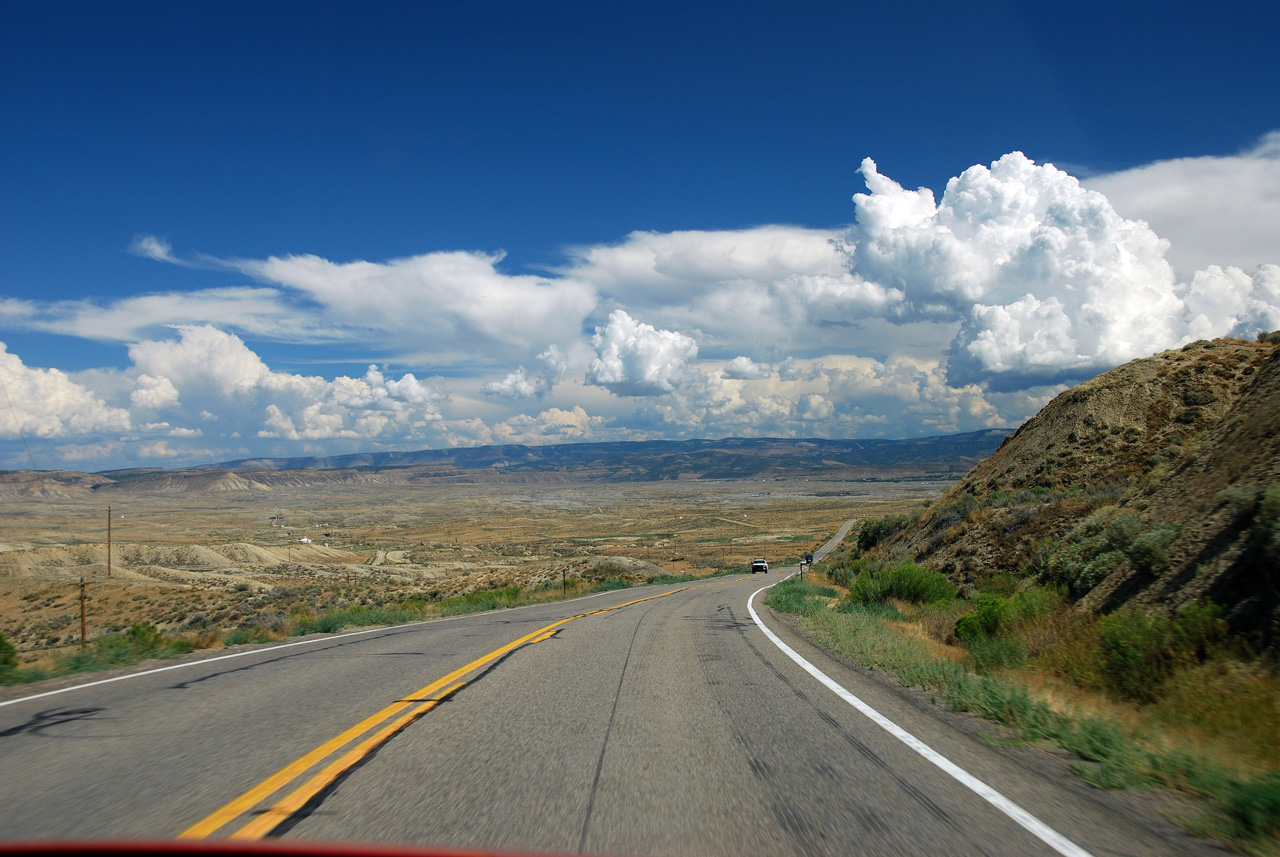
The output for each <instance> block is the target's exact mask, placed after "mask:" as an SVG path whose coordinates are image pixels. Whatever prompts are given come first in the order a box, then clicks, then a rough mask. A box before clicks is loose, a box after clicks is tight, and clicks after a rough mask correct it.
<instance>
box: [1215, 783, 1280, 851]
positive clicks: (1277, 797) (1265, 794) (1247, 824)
mask: <svg viewBox="0 0 1280 857" xmlns="http://www.w3.org/2000/svg"><path fill="white" fill-rule="evenodd" d="M1221 804H1222V808H1223V811H1224V812H1226V814H1227V816H1228V817H1229V818H1230V819H1231V820H1232V821H1233V822H1234V823H1235V824H1236V825H1238V826H1239V828H1240V829H1241V831H1242V832H1243V833H1245V834H1246V835H1247V836H1250V837H1261V836H1265V835H1266V834H1267V833H1277V834H1280V774H1277V773H1271V774H1267V775H1266V776H1264V777H1260V778H1258V779H1256V780H1251V781H1249V782H1245V783H1232V784H1230V785H1228V786H1227V788H1226V789H1225V790H1224V794H1223V796H1222V799H1221Z"/></svg>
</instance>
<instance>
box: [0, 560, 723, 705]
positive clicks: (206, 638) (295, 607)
mask: <svg viewBox="0 0 1280 857" xmlns="http://www.w3.org/2000/svg"><path fill="white" fill-rule="evenodd" d="M724 574H725V572H724V571H723V570H714V571H709V572H707V573H704V574H697V573H694V574H688V575H680V574H655V575H650V576H648V577H646V578H644V579H643V580H642V581H634V580H630V579H626V578H621V577H610V578H605V579H603V580H596V581H592V580H584V579H582V578H578V577H570V578H567V579H566V580H564V581H563V582H561V581H554V582H548V583H544V584H541V585H539V586H536V587H533V588H532V589H524V588H521V587H519V586H515V585H508V586H501V587H498V588H496V589H488V590H481V591H475V592H470V593H467V594H465V595H457V596H453V597H449V598H435V599H432V598H428V597H424V596H421V595H411V596H409V597H405V598H403V599H402V600H389V599H388V598H386V597H385V596H384V595H381V594H379V593H378V591H377V590H376V588H375V587H373V586H367V587H361V586H358V585H351V586H330V587H322V586H317V587H280V588H277V589H275V590H273V591H272V592H270V593H264V594H263V595H262V596H260V597H262V598H267V599H270V600H271V601H273V602H274V605H275V608H276V609H267V610H264V611H261V612H258V613H256V614H255V615H254V616H253V617H252V618H251V619H248V620H246V621H245V622H243V623H241V624H240V626H239V627H237V628H235V629H233V630H231V631H225V630H224V629H222V628H219V627H218V626H217V624H216V623H215V622H214V620H213V619H212V617H205V616H203V615H202V614H199V613H196V614H193V620H192V621H191V622H190V623H189V624H188V627H187V629H186V630H184V631H181V632H176V633H174V632H170V633H164V632H162V631H161V630H159V629H158V628H157V627H156V626H155V625H154V624H152V623H150V622H136V623H134V624H133V625H132V626H130V627H129V628H128V629H127V630H122V631H120V632H118V633H109V634H104V635H101V636H99V637H96V638H94V639H92V640H89V641H87V644H86V645H85V647H84V648H82V649H76V650H75V651H73V652H71V653H69V654H63V655H61V656H59V657H58V658H57V659H56V660H54V662H53V664H52V665H51V666H47V667H35V666H21V665H20V664H19V662H18V652H17V649H16V647H15V646H14V645H13V643H11V642H10V641H9V640H8V639H6V638H5V636H4V635H3V634H0V685H14V684H26V683H29V682H34V681H41V680H43V679H47V678H53V677H55V676H62V675H70V674H73V673H80V672H88V671H91V670H104V669H113V668H116V667H123V666H129V665H131V664H136V663H140V662H142V661H145V660H151V659H153V658H176V657H180V656H182V655H185V654H189V653H190V652H193V651H195V650H196V649H207V648H215V647H218V646H235V645H243V644H246V643H269V642H272V641H274V640H281V639H284V638H287V637H298V636H304V635H307V634H332V633H336V632H338V631H341V630H343V629H345V628H362V627H373V626H380V625H403V624H406V623H408V622H420V621H423V620H426V619H435V618H441V617H445V616H458V615H462V614H466V613H483V612H485V611H489V610H502V609H506V608H509V607H523V606H525V605H529V604H540V603H544V602H552V601H563V600H566V599H568V598H576V597H580V596H583V595H590V594H594V593H597V592H609V591H613V590H617V589H629V588H631V587H633V586H651V585H660V584H672V583H686V582H690V581H696V580H703V579H707V578H712V577H720V576H723V575H724Z"/></svg>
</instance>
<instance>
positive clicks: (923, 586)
mask: <svg viewBox="0 0 1280 857" xmlns="http://www.w3.org/2000/svg"><path fill="white" fill-rule="evenodd" d="M955 597H956V590H955V587H954V586H952V585H951V584H950V583H948V582H947V579H946V577H944V576H943V575H941V574H939V573H938V572H936V571H932V570H930V569H927V568H924V567H922V566H919V565H916V564H915V563H913V562H905V563H902V564H901V565H898V566H896V567H894V568H891V569H886V570H884V571H879V572H874V573H872V572H864V573H863V574H861V575H859V576H858V579H857V580H855V581H854V582H853V585H852V586H851V587H850V588H849V600H850V601H852V602H854V603H856V604H870V603H873V602H876V601H886V600H888V599H890V598H896V599H898V600H900V601H907V602H910V603H912V604H934V603H940V602H946V601H951V600H953V599H954V598H955Z"/></svg>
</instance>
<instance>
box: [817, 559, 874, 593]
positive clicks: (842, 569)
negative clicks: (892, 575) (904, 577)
mask: <svg viewBox="0 0 1280 857" xmlns="http://www.w3.org/2000/svg"><path fill="white" fill-rule="evenodd" d="M884 566H885V563H884V561H883V560H880V559H876V558H874V557H859V558H858V559H855V560H850V561H848V562H847V563H846V564H844V565H841V566H839V567H837V568H833V569H831V570H830V571H829V572H828V573H829V574H830V575H831V580H832V581H833V582H834V583H835V584H836V585H837V586H843V587H846V588H848V586H849V585H850V584H852V583H853V581H854V580H855V579H857V577H858V576H859V575H860V574H862V573H864V572H867V571H870V572H873V573H874V572H877V571H880V570H881V569H882V568H884Z"/></svg>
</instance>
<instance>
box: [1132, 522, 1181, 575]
mask: <svg viewBox="0 0 1280 857" xmlns="http://www.w3.org/2000/svg"><path fill="white" fill-rule="evenodd" d="M1177 537H1178V528H1177V527H1175V526H1172V525H1168V524H1166V525H1162V526H1159V527H1157V528H1156V529H1154V530H1151V531H1150V532H1146V533H1143V534H1141V535H1140V536H1138V537H1137V538H1135V539H1134V540H1133V541H1132V542H1131V543H1130V545H1129V549H1128V551H1127V552H1126V554H1127V556H1128V557H1129V561H1130V562H1132V563H1133V566H1134V568H1136V569H1138V571H1142V572H1145V573H1147V574H1159V573H1160V572H1162V571H1164V570H1165V568H1167V567H1168V565H1169V546H1170V545H1172V544H1173V540H1174V539H1176V538H1177Z"/></svg>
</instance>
